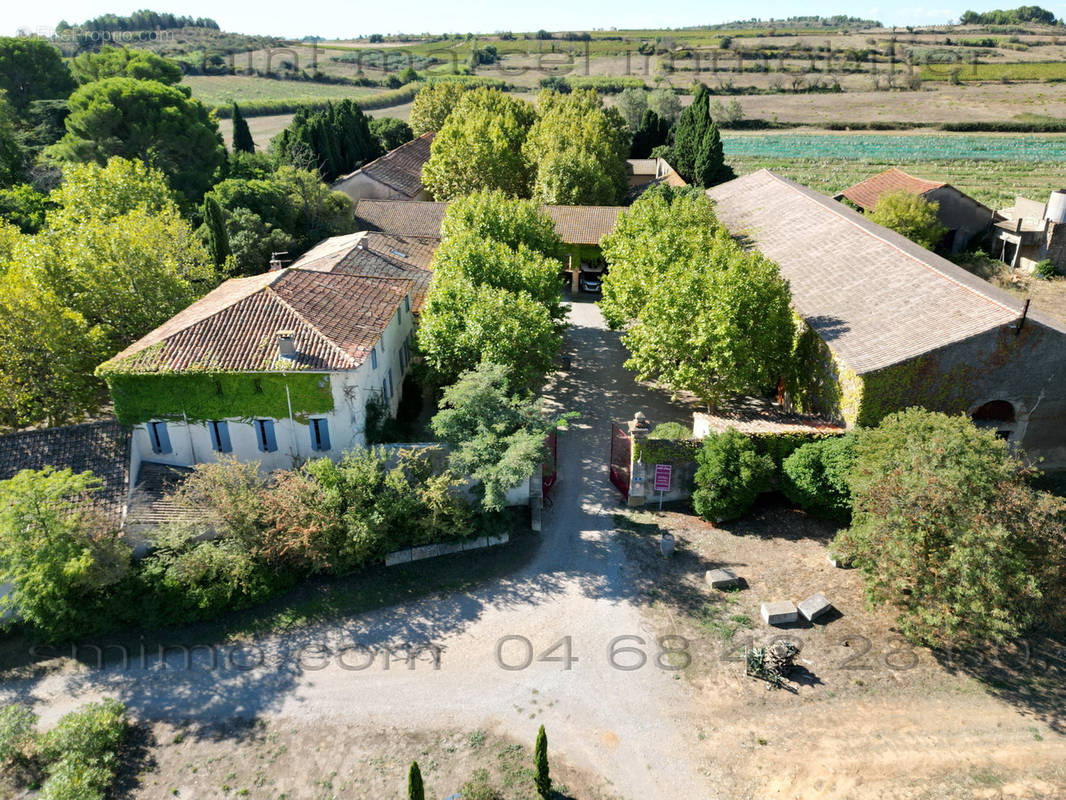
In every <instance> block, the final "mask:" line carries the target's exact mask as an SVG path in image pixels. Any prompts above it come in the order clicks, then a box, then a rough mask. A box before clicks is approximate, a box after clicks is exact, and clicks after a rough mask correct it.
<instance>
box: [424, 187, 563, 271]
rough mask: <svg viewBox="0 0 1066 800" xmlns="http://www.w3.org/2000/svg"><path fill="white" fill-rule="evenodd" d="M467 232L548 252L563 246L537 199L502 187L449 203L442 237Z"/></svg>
mask: <svg viewBox="0 0 1066 800" xmlns="http://www.w3.org/2000/svg"><path fill="white" fill-rule="evenodd" d="M465 234H473V235H474V236H475V237H477V238H481V239H492V240H494V241H497V242H501V243H503V244H505V245H507V246H508V247H510V248H511V249H512V250H517V249H518V248H519V247H521V246H523V245H524V246H526V247H527V248H529V249H530V250H535V251H536V252H538V253H541V254H542V255H545V256H554V255H556V254H557V253H558V252H559V250H560V249H561V248H562V242H561V241H560V239H559V235H558V234H557V233H556V232H555V224H554V223H553V222H552V221H551V219H550V218H549V217H548V216H547V215H546V214H544V213H542V212H541V210H540V208H539V207H538V206H537V204H536V203H534V202H533V201H531V200H517V199H515V198H512V197H508V196H507V195H506V194H504V193H503V192H502V191H500V190H498V189H497V190H489V191H481V192H473V193H471V194H468V195H466V196H464V197H460V198H458V199H456V200H453V201H452V202H451V203H449V204H448V209H447V211H445V213H444V219H443V220H442V221H441V226H440V235H441V239H442V240H448V239H454V238H458V237H460V236H463V235H465Z"/></svg>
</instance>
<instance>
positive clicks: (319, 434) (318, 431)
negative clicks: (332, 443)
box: [311, 419, 329, 450]
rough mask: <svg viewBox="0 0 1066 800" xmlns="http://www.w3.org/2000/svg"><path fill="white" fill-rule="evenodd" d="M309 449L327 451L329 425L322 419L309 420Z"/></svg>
mask: <svg viewBox="0 0 1066 800" xmlns="http://www.w3.org/2000/svg"><path fill="white" fill-rule="evenodd" d="M311 449H312V450H329V424H328V423H327V422H326V420H324V419H313V420H311Z"/></svg>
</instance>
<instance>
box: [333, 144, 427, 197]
mask: <svg viewBox="0 0 1066 800" xmlns="http://www.w3.org/2000/svg"><path fill="white" fill-rule="evenodd" d="M434 135H435V134H434V132H433V131H430V132H429V133H424V134H422V135H421V136H418V137H416V138H414V139H412V140H411V141H409V142H406V143H404V144H401V145H400V146H399V147H397V148H396V149H394V150H390V151H389V152H387V153H386V154H385V155H383V156H382V157H381V158H378V159H376V160H374V161H371V162H370V163H369V164H364V165H363V166H362V167H360V168H359V169H357V170H356V171H355V172H353V173H352V174H351V175H345V176H344V177H343V178H341V181H343V180H345V178H350V177H351V176H352V175H354V174H356V173H362V174H363V175H366V176H367V177H369V178H372V179H373V180H375V181H377V182H378V183H381V184H384V185H385V186H388V187H389V188H390V189H395V190H396V191H397V192H400V193H401V194H403V195H406V196H407V197H415V196H417V195H418V193H419V192H421V191H422V167H423V166H425V163H426V162H427V161H429V150H430V145H431V144H432V143H433V136H434Z"/></svg>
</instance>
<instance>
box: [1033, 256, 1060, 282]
mask: <svg viewBox="0 0 1066 800" xmlns="http://www.w3.org/2000/svg"><path fill="white" fill-rule="evenodd" d="M1058 274H1059V271H1058V269H1057V268H1056V267H1055V265H1054V264H1052V263H1051V259H1048V258H1045V259H1044V260H1043V261H1038V262H1037V263H1036V265H1035V266H1034V267H1033V275H1034V276H1035V277H1037V278H1042V279H1043V280H1046V281H1049V280H1051V279H1052V278H1054V277H1055V276H1057V275H1058Z"/></svg>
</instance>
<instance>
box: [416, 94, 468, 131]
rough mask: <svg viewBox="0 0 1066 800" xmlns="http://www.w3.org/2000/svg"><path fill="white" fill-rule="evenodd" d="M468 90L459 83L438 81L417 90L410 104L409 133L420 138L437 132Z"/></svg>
mask: <svg viewBox="0 0 1066 800" xmlns="http://www.w3.org/2000/svg"><path fill="white" fill-rule="evenodd" d="M469 88H470V87H468V86H466V85H464V84H462V83H460V82H459V81H439V82H436V83H429V84H426V85H425V86H423V87H422V88H421V89H419V90H418V94H416V95H415V99H414V101H413V102H412V103H411V115H410V125H411V132H412V133H413V134H414V135H415V136H421V135H422V134H424V133H429V132H430V131H439V130H440V129H441V128H442V127H444V121H445V120H446V119H447V118H448V115H449V114H451V113H452V110H453V109H454V108H455V107H456V106H458V105H459V100H460V98H461V97H462V96H463V93H464V92H466V91H468V90H469Z"/></svg>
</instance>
